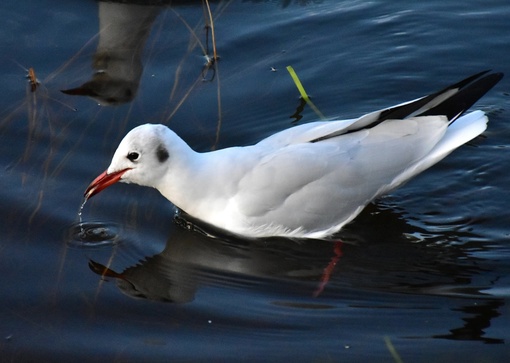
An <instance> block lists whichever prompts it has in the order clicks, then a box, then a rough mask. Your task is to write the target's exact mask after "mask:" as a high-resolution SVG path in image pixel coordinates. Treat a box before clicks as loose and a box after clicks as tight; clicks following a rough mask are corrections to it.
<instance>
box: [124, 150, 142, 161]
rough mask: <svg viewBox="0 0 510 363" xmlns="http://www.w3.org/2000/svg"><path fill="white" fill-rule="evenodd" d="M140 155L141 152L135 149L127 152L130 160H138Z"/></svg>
mask: <svg viewBox="0 0 510 363" xmlns="http://www.w3.org/2000/svg"><path fill="white" fill-rule="evenodd" d="M139 157H140V154H138V153H137V152H135V151H131V152H130V153H129V154H127V158H128V159H129V160H130V161H133V162H134V161H137V160H138V158H139Z"/></svg>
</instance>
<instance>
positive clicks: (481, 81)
mask: <svg viewBox="0 0 510 363" xmlns="http://www.w3.org/2000/svg"><path fill="white" fill-rule="evenodd" d="M489 72H490V71H484V72H480V73H477V74H475V75H473V76H471V77H468V78H466V79H465V80H463V81H461V82H459V83H457V84H456V85H454V86H452V87H449V89H451V88H459V91H458V92H457V93H455V94H454V95H453V96H451V97H450V98H448V99H446V100H445V101H444V102H441V103H440V104H439V105H437V106H435V107H433V108H431V109H429V110H427V111H425V112H423V113H421V114H420V115H419V116H427V115H445V116H446V117H448V119H449V120H452V121H454V120H455V119H457V118H458V117H459V116H460V115H462V114H463V113H464V112H466V111H467V110H468V109H469V108H470V107H471V106H473V104H474V103H475V102H476V101H478V100H479V99H480V98H481V97H482V96H483V95H485V94H486V93H487V92H488V91H489V90H490V89H491V88H492V87H494V86H495V85H496V84H497V83H498V82H499V81H500V80H501V79H502V78H503V76H504V74H503V73H501V72H497V73H489ZM455 86H459V87H455Z"/></svg>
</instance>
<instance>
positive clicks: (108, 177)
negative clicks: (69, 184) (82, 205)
mask: <svg viewBox="0 0 510 363" xmlns="http://www.w3.org/2000/svg"><path fill="white" fill-rule="evenodd" d="M128 170H130V169H129V168H128V169H124V170H119V171H116V172H114V173H111V174H108V171H107V170H105V171H104V172H102V173H101V174H100V175H99V176H98V177H97V178H96V179H94V180H93V181H92V183H90V185H89V186H88V187H87V190H85V193H84V194H83V196H84V197H85V199H86V200H88V199H89V198H91V197H92V196H94V195H96V194H97V193H99V192H100V191H101V190H103V189H105V188H108V187H109V186H110V185H112V184H115V183H117V182H118V181H119V180H120V178H121V177H122V175H123V174H124V173H125V172H126V171H128Z"/></svg>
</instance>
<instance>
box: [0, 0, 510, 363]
mask: <svg viewBox="0 0 510 363" xmlns="http://www.w3.org/2000/svg"><path fill="white" fill-rule="evenodd" d="M160 3H163V2H160ZM0 6H1V13H2V14H4V17H5V19H4V22H3V23H2V27H1V28H0V38H1V39H2V48H3V49H2V54H3V55H2V56H1V57H0V63H1V65H2V67H1V68H0V69H1V71H0V72H1V77H2V80H3V83H2V99H1V100H0V103H1V108H0V110H1V112H0V141H1V142H0V163H1V168H2V169H1V170H2V172H1V174H0V178H1V179H0V180H1V186H2V188H1V189H0V205H1V206H2V208H0V221H1V222H0V228H1V231H2V232H1V233H2V234H1V235H2V239H1V240H0V261H1V262H0V272H1V274H2V280H1V281H2V282H1V283H0V289H1V292H2V293H1V294H0V296H1V297H0V307H1V309H0V321H1V322H2V324H0V352H1V354H0V357H1V358H0V360H1V361H16V362H18V361H48V362H50V361H68V360H71V359H73V360H76V359H78V360H80V361H92V360H95V361H133V362H136V361H141V360H144V361H164V362H168V361H176V362H181V361H236V362H237V361H273V362H276V361H288V360H293V361H302V362H312V361H327V362H329V361H331V362H349V361H352V362H361V361H380V362H395V361H396V359H395V358H394V357H393V356H392V352H391V351H390V348H389V345H391V346H393V347H394V349H395V351H396V352H397V353H398V354H399V355H400V357H401V358H402V360H403V361H404V362H430V361H431V360H434V361H438V362H450V361H466V362H506V361H507V360H508V356H510V350H509V348H508V341H509V339H510V333H509V329H508V326H509V323H510V311H509V310H508V302H509V297H510V279H509V277H508V276H509V272H510V268H509V266H510V263H509V262H510V248H509V242H508V241H509V236H510V229H509V224H508V221H509V220H510V218H509V217H510V216H509V213H508V208H507V206H508V203H509V197H508V185H510V180H509V177H508V172H507V164H508V163H507V160H509V158H510V155H509V150H510V148H509V145H510V127H509V126H508V119H509V118H510V112H509V108H510V100H509V96H508V95H509V81H508V75H510V69H508V62H507V58H508V50H507V49H508V44H509V43H510V25H509V23H508V18H509V16H510V6H509V5H508V4H506V2H505V1H485V2H478V1H466V2H463V3H455V2H444V1H443V2H440V1H429V2H422V3H415V2H404V1H393V2H382V1H372V2H361V1H355V0H351V1H328V0H324V1H308V2H303V1H299V2H298V1H280V2H278V1H266V2H256V1H243V2H235V1H234V2H215V3H213V4H212V12H213V13H214V14H215V23H214V25H215V31H216V43H217V44H216V45H217V50H218V54H219V56H220V60H219V61H218V69H217V71H216V73H214V72H211V70H210V69H209V70H206V69H204V63H205V57H204V51H203V50H202V47H201V46H200V45H199V43H198V41H200V42H201V45H202V46H203V47H204V48H206V33H205V30H204V12H203V9H202V6H201V5H200V2H196V3H194V2H188V3H187V4H186V5H181V4H175V3H174V6H173V7H172V8H170V7H169V6H166V5H164V6H161V7H147V6H144V7H138V8H136V7H134V6H133V5H126V4H125V5H112V4H105V3H102V2H94V1H68V2H66V3H58V4H55V3H53V2H48V1H44V2H37V3H33V2H30V3H29V2H25V1H21V2H20V1H17V2H14V1H7V2H3V3H2V5H0ZM116 6H118V7H116ZM132 9H134V10H132ZM111 14H115V16H116V19H117V20H116V21H118V20H119V16H120V14H124V16H125V19H126V21H125V22H121V23H118V24H119V26H118V27H116V26H115V25H114V24H112V23H111V22H112V15H111ZM135 15H136V16H137V17H138V19H137V20H133V19H131V17H132V16H135ZM132 20H133V21H132ZM108 24H110V25H108ZM129 24H131V25H129ZM133 24H136V26H135V27H134V28H131V29H130V28H129V26H133ZM104 27H106V29H107V30H108V31H103V32H102V33H101V36H99V35H98V32H99V29H100V28H104ZM135 28H136V29H135ZM126 29H128V30H129V31H126ZM190 29H193V31H194V33H195V34H194V35H193V34H192V33H191V32H190ZM126 34H127V35H126ZM135 35H138V36H135ZM119 39H120V40H122V41H125V42H127V44H130V46H132V47H133V44H135V45H136V44H139V45H140V47H138V48H136V49H137V50H136V51H131V52H127V53H126V52H125V51H123V50H122V47H120V46H119V44H122V42H121V43H119ZM197 39H198V41H197ZM116 44H117V45H116ZM108 47H110V48H112V47H113V48H116V55H117V58H115V59H110V60H108V58H105V57H103V56H101V53H102V52H104V51H105V49H107V48H108ZM205 50H206V53H208V55H209V56H212V40H211V39H210V38H209V50H208V52H207V49H205ZM123 59H124V61H123ZM125 59H129V64H130V66H129V67H127V68H122V65H124V64H126V61H125ZM107 60H108V61H109V62H110V63H109V64H108V62H107ZM16 62H17V63H19V64H20V65H22V67H23V68H26V69H29V68H30V67H33V69H34V70H35V72H36V75H37V78H38V79H39V80H40V87H39V88H38V89H37V90H36V92H31V91H30V88H29V87H30V86H29V84H27V79H26V78H25V75H26V71H25V69H23V68H21V67H20V66H19V65H18V64H16ZM115 62H119V63H115ZM112 64H113V65H115V66H116V67H115V68H116V72H118V74H119V76H122V77H123V79H124V80H125V82H124V83H123V84H122V85H121V87H120V86H119V84H116V85H114V86H112V87H111V88H106V89H97V88H96V89H94V88H92V89H94V91H95V92H96V99H95V100H93V99H91V98H88V97H82V96H76V95H75V96H72V95H68V94H63V93H61V92H60V90H70V89H71V90H75V89H76V88H77V87H78V86H79V85H82V84H84V83H87V82H89V81H91V80H92V81H93V80H94V77H93V74H94V72H95V71H96V70H101V69H103V68H105V67H107V66H112ZM288 65H291V66H292V67H293V68H294V69H295V70H296V72H297V74H298V75H299V77H300V79H301V81H302V83H303V85H304V87H305V88H306V90H307V92H308V93H309V94H310V95H311V97H312V100H313V102H314V103H315V105H316V106H317V107H318V109H319V110H320V111H321V112H322V113H323V114H325V115H326V116H327V117H333V116H338V117H345V118H347V117H354V116H357V115H359V114H361V113H363V112H368V111H372V110H374V109H377V108H381V107H386V106H389V105H393V104H395V103H399V102H403V101H406V100H410V99H413V98H416V97H419V96H422V95H424V94H426V93H428V92H432V91H435V90H437V89H440V88H441V87H443V86H445V85H447V84H450V83H452V82H455V81H457V80H460V79H462V78H464V77H466V76H468V75H470V74H473V73H476V72H478V71H481V70H483V69H488V68H492V69H494V70H497V71H502V72H505V73H506V74H507V78H505V79H503V81H502V82H501V83H500V84H499V85H498V86H497V87H496V88H495V89H494V90H493V91H491V92H490V93H489V94H488V95H487V96H485V97H484V98H483V99H482V100H481V101H480V102H479V103H478V104H477V107H478V108H481V109H483V110H485V111H486V112H488V114H489V117H490V124H489V129H488V130H487V131H486V132H485V133H484V135H483V136H482V137H480V138H477V139H475V140H473V141H472V142H470V143H469V144H468V145H466V146H464V147H462V148H461V149H459V150H457V151H456V152H455V153H453V154H452V155H451V156H449V157H448V158H447V159H445V160H444V161H442V162H441V163H440V164H438V165H436V166H435V167H434V168H432V169H430V170H428V171H427V172H426V173H424V174H422V175H421V176H419V177H418V178H416V179H415V180H413V181H412V182H410V183H408V184H407V185H406V186H404V187H403V188H401V189H399V190H398V191H396V192H395V193H393V194H391V195H390V196H387V197H385V198H383V199H381V200H380V201H378V202H377V203H376V204H373V205H370V206H369V207H368V208H367V210H366V211H364V212H363V213H362V214H361V215H360V216H359V217H358V218H357V219H356V220H355V221H354V223H352V224H350V225H348V226H347V227H346V228H345V229H344V230H343V232H342V235H341V239H342V242H336V243H332V242H325V241H308V242H300V243H298V242H295V241H290V240H282V239H269V240H263V241H239V240H236V239H234V238H231V237H227V236H226V237H224V238H211V237H210V236H208V235H207V234H204V233H202V232H200V231H197V230H194V228H193V227H192V226H190V225H187V224H184V225H183V223H178V222H179V219H177V221H176V220H175V216H174V211H173V208H172V206H171V205H170V204H169V203H167V202H166V200H164V198H162V197H161V196H160V195H159V194H158V193H157V191H155V190H151V189H146V188H141V187H137V186H133V185H116V186H112V187H110V188H108V190H107V191H104V192H102V193H101V194H100V195H98V196H96V197H94V198H93V199H92V200H90V201H89V202H88V203H87V204H86V205H85V206H84V207H83V210H82V215H81V218H82V220H80V217H79V216H78V213H77V210H78V209H79V207H80V205H81V204H82V202H83V200H82V198H83V192H84V190H85V189H86V187H87V185H88V184H89V183H90V181H91V180H92V179H93V178H94V177H95V176H97V175H99V174H100V173H101V172H102V171H103V170H104V169H106V168H107V166H108V164H109V162H110V159H111V156H112V154H113V152H114V150H115V148H116V147H117V145H118V142H119V141H120V139H121V138H122V137H123V136H124V135H125V133H126V132H127V131H128V130H130V129H131V128H133V127H135V126H137V125H139V124H141V123H145V122H161V123H165V124H168V125H169V126H171V127H172V128H173V129H174V130H175V131H176V132H177V133H178V134H179V135H181V136H182V137H183V138H184V139H185V140H186V141H187V142H188V143H189V144H190V145H191V146H192V147H194V148H195V149H197V150H201V151H205V150H210V149H212V148H221V147H227V146H232V145H243V144H248V143H252V142H256V141H258V140H260V139H261V138H263V137H265V136H268V135H270V134H272V133H274V132H276V131H278V130H281V129H284V128H287V127H290V126H292V125H293V124H295V123H296V121H295V120H296V118H299V121H297V122H298V123H305V122H309V121H313V120H315V119H317V115H316V114H315V112H314V111H313V110H311V109H310V108H309V107H306V106H305V107H304V108H303V107H302V105H300V102H299V99H298V92H297V90H296V88H295V86H294V84H293V82H292V80H291V78H290V76H289V74H288V73H287V71H286V70H285V67H286V66H288ZM124 69H127V70H128V71H125V70H124ZM203 75H205V76H206V78H207V79H208V80H210V79H211V78H212V81H203V80H202V78H203ZM97 77H102V76H101V74H99V75H96V78H97ZM89 86H90V84H89ZM90 89H91V88H90V87H89V89H88V91H87V92H88V93H89V94H90V93H91V92H90ZM119 90H121V91H119ZM87 92H84V93H87ZM70 93H73V92H70ZM74 93H79V92H74ZM98 94H99V95H102V98H101V99H98V96H97V95H98ZM98 102H101V103H102V104H110V105H111V106H99V105H98ZM74 108H76V111H73V109H74ZM293 115H294V116H293ZM296 115H298V116H299V117H296Z"/></svg>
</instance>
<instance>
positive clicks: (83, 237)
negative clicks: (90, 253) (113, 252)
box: [67, 222, 119, 247]
mask: <svg viewBox="0 0 510 363" xmlns="http://www.w3.org/2000/svg"><path fill="white" fill-rule="evenodd" d="M118 241H119V227H118V226H117V225H115V224H104V223H101V222H85V223H76V224H74V225H72V226H71V228H70V229H69V235H68V238H67V244H68V245H70V246H74V247H102V246H112V245H114V244H116V243H118Z"/></svg>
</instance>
